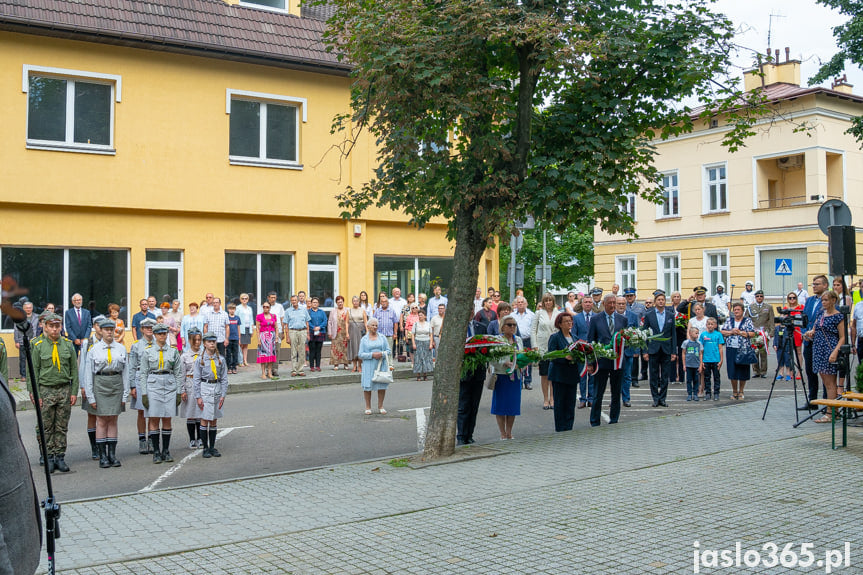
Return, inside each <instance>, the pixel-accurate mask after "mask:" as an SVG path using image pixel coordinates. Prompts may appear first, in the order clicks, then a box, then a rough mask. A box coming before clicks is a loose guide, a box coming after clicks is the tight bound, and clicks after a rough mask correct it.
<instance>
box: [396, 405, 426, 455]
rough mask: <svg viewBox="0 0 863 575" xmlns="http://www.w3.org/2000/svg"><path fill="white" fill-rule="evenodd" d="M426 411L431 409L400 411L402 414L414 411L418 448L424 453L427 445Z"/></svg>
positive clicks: (419, 408) (420, 408)
mask: <svg viewBox="0 0 863 575" xmlns="http://www.w3.org/2000/svg"><path fill="white" fill-rule="evenodd" d="M426 409H431V407H415V408H413V409H400V410H399V411H400V412H406V411H413V412H414V413H415V414H416V418H417V447H419V450H420V451H422V450H423V449H424V448H425V444H426Z"/></svg>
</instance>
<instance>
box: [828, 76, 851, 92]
mask: <svg viewBox="0 0 863 575" xmlns="http://www.w3.org/2000/svg"><path fill="white" fill-rule="evenodd" d="M853 88H854V85H853V84H849V83H848V75H847V74H842V77H841V78H834V79H833V84H832V85H831V86H830V89H831V90H833V91H834V92H842V93H843V94H853V93H854V91H853Z"/></svg>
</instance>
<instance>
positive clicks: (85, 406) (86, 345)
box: [78, 314, 105, 460]
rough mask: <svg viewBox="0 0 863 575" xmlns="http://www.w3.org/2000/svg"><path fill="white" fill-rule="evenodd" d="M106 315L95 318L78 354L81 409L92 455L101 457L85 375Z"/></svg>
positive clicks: (99, 339)
mask: <svg viewBox="0 0 863 575" xmlns="http://www.w3.org/2000/svg"><path fill="white" fill-rule="evenodd" d="M104 320H105V316H104V315H101V314H100V315H97V316H96V317H94V318H93V331H92V333H90V336H89V337H88V338H87V340H86V341H82V342H81V353H80V354H79V355H78V381H79V382H80V384H81V409H82V410H84V412H86V413H87V439H89V440H90V457H91V458H92V459H94V460H98V459H99V448H98V447H97V446H96V410H95V409H93V408H92V407H91V406H90V402H89V401H87V389H86V388H85V386H84V377H85V376H86V375H87V354H88V353H90V349H91V348H92V347H93V345H94V344H95V343H96V342H99V341H102V325H101V324H102V321H104Z"/></svg>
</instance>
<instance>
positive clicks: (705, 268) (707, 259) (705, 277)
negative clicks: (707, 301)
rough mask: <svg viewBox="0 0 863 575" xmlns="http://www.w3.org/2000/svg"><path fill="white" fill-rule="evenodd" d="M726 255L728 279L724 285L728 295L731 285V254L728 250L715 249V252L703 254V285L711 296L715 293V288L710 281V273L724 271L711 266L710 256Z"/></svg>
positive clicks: (710, 251)
mask: <svg viewBox="0 0 863 575" xmlns="http://www.w3.org/2000/svg"><path fill="white" fill-rule="evenodd" d="M719 254H724V255H725V267H724V269H725V277H726V278H727V279H726V281H725V282H723V284H724V285H725V289H726V293H728V291H727V290H728V289H729V287H730V286H729V285H728V282H729V281H730V279H731V253H730V250H728V249H715V250H704V252H703V258H704V259H703V262H704V264H703V268H702V272H703V273H702V280H703V282H704V283H703V285H705V286H707V289H709V290H710V291H711V295H712V294H713V293H714V291H713V290H714V288H715V286H714V285H713V284H712V283H711V281H710V272H711V271H713V270H714V269H723V268H721V267H716V268H715V267H713V266H711V265H710V256H714V255H719Z"/></svg>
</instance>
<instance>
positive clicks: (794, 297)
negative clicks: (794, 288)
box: [788, 295, 797, 300]
mask: <svg viewBox="0 0 863 575" xmlns="http://www.w3.org/2000/svg"><path fill="white" fill-rule="evenodd" d="M788 299H793V300H796V299H797V296H794V295H790V296H788Z"/></svg>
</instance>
